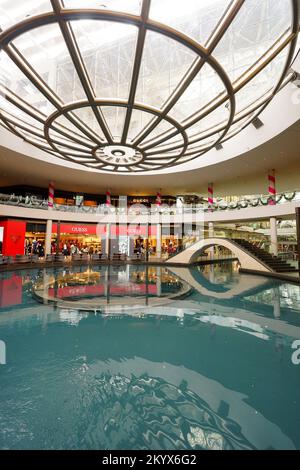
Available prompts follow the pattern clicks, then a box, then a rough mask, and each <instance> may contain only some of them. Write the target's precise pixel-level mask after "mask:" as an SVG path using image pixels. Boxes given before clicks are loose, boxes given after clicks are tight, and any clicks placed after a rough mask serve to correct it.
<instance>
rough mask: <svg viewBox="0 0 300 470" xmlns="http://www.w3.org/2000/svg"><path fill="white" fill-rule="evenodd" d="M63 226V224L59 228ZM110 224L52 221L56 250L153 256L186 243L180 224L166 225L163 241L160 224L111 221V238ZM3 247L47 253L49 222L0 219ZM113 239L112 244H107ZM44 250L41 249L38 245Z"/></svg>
mask: <svg viewBox="0 0 300 470" xmlns="http://www.w3.org/2000/svg"><path fill="white" fill-rule="evenodd" d="M58 225H59V227H58ZM106 228H107V227H106V224H79V223H69V222H68V223H65V222H61V223H59V224H58V223H57V222H54V223H53V224H52V237H51V246H52V252H53V253H54V252H56V248H57V241H58V243H59V251H60V252H64V250H65V253H66V254H72V253H76V252H81V253H82V252H84V253H90V254H91V253H108V249H109V253H110V254H114V253H124V254H126V255H127V256H134V255H135V254H144V253H145V252H146V250H147V249H148V250H149V254H150V256H151V255H153V256H155V255H156V254H157V252H158V251H159V252H160V248H161V251H162V253H166V254H170V253H176V251H177V250H179V249H180V248H181V246H182V236H183V235H182V227H181V225H180V224H178V225H173V224H172V225H171V227H169V226H164V225H163V226H162V234H161V240H160V241H159V243H158V240H157V236H159V233H158V230H157V225H156V224H154V225H140V224H111V225H110V233H109V237H107V234H106ZM0 236H1V238H0V247H1V249H2V254H3V255H8V256H15V255H17V254H18V255H19V254H33V253H38V254H40V256H43V254H44V247H45V239H46V222H44V221H26V220H13V219H9V220H4V221H0ZM108 238H109V247H107V246H106V243H107V239H108ZM37 246H38V247H39V248H40V249H39V250H37V248H36V247H37Z"/></svg>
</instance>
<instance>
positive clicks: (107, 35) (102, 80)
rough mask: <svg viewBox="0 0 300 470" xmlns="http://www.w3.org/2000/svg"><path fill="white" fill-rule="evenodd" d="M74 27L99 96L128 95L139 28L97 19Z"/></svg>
mask: <svg viewBox="0 0 300 470" xmlns="http://www.w3.org/2000/svg"><path fill="white" fill-rule="evenodd" d="M72 29H73V31H74V34H75V38H76V41H77V44H78V45H79V48H80V50H81V54H82V56H83V59H84V62H85V66H86V68H87V71H88V74H89V77H90V80H91V82H92V85H93V87H94V91H95V93H96V95H97V97H98V98H112V99H114V98H115V99H116V98H122V99H128V94H129V85H130V79H131V74H132V69H133V61H134V54H135V48H136V38H137V32H138V29H137V28H136V27H135V26H131V25H124V24H117V23H113V24H112V23H111V22H109V21H94V20H91V21H89V20H86V21H73V22H72Z"/></svg>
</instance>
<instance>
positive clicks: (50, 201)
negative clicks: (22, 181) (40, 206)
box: [48, 181, 54, 209]
mask: <svg viewBox="0 0 300 470" xmlns="http://www.w3.org/2000/svg"><path fill="white" fill-rule="evenodd" d="M53 206H54V183H53V181H50V183H49V187H48V209H53Z"/></svg>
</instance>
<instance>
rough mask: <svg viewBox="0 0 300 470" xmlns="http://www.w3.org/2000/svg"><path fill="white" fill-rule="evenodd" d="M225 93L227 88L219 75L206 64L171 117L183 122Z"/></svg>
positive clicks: (180, 99)
mask: <svg viewBox="0 0 300 470" xmlns="http://www.w3.org/2000/svg"><path fill="white" fill-rule="evenodd" d="M224 92H225V87H224V84H223V82H222V80H221V79H220V77H219V76H218V74H217V73H216V72H215V71H214V70H213V68H212V67H210V66H209V65H207V64H205V65H204V66H203V68H202V70H201V71H200V72H199V73H198V74H197V76H196V77H195V79H194V80H193V81H192V83H191V84H190V85H189V86H188V88H187V89H186V91H185V92H184V93H183V94H182V96H181V97H180V98H179V100H178V101H177V103H176V104H175V106H174V107H173V108H172V110H171V111H170V116H171V117H173V118H175V119H176V120H177V121H179V122H182V121H184V120H185V119H187V118H188V117H189V116H191V115H192V114H194V113H196V112H197V111H199V110H200V109H201V108H203V107H205V106H207V105H208V104H209V103H210V102H211V101H213V100H214V99H215V98H216V97H217V96H218V95H220V94H222V93H224Z"/></svg>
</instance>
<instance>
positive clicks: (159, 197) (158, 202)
mask: <svg viewBox="0 0 300 470" xmlns="http://www.w3.org/2000/svg"><path fill="white" fill-rule="evenodd" d="M156 205H157V206H161V194H160V193H156Z"/></svg>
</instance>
